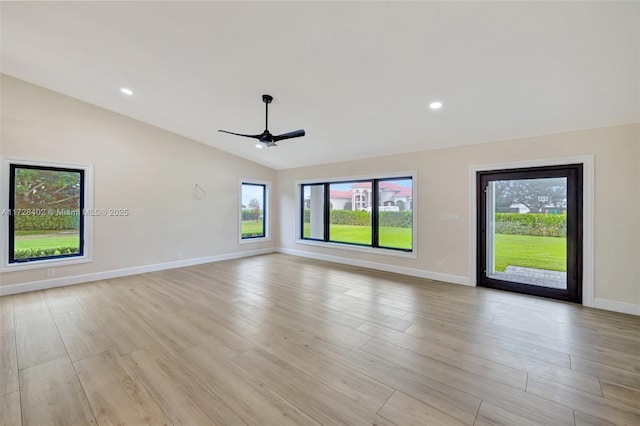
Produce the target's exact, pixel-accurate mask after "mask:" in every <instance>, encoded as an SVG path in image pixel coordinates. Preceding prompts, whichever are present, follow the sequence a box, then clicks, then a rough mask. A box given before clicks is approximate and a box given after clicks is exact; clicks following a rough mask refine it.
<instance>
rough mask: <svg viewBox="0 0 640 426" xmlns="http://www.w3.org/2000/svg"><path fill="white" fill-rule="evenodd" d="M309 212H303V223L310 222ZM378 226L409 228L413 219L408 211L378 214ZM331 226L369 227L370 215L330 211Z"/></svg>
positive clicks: (366, 213)
mask: <svg viewBox="0 0 640 426" xmlns="http://www.w3.org/2000/svg"><path fill="white" fill-rule="evenodd" d="M310 218H311V210H309V209H306V210H305V211H304V221H305V222H306V223H308V222H310V220H311V219H310ZM379 218H380V226H389V227H394V228H411V226H412V225H413V217H412V214H411V212H410V211H403V212H380V215H379ZM330 223H331V224H332V225H355V226H369V225H370V224H371V214H370V213H369V212H366V211H354V210H331V222H330Z"/></svg>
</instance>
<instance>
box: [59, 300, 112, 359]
mask: <svg viewBox="0 0 640 426" xmlns="http://www.w3.org/2000/svg"><path fill="white" fill-rule="evenodd" d="M53 319H54V321H55V323H56V325H57V326H58V331H59V332H60V336H61V337H62V341H63V342H64V345H65V347H66V348H67V352H68V353H69V357H70V358H71V361H78V360H80V359H82V358H87V357H90V356H93V355H96V354H99V353H101V352H104V351H107V350H109V349H112V347H113V345H112V344H111V342H109V340H108V339H107V338H106V337H105V335H104V334H103V333H102V332H101V331H100V330H99V329H98V326H97V325H95V324H94V322H93V321H92V320H91V319H90V318H89V317H88V316H87V314H86V313H85V312H84V311H77V312H69V313H62V314H57V315H54V316H53Z"/></svg>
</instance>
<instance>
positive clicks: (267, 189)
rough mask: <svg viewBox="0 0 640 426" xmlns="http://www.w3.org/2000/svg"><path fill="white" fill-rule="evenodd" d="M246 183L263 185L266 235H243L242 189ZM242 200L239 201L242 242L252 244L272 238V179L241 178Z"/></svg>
mask: <svg viewBox="0 0 640 426" xmlns="http://www.w3.org/2000/svg"><path fill="white" fill-rule="evenodd" d="M244 185H254V186H262V187H263V197H264V200H263V206H262V212H263V213H262V226H263V229H264V236H256V237H243V236H242V190H243V186H244ZM239 194H240V200H239V202H238V238H239V243H240V244H250V243H256V242H261V241H269V240H271V226H270V224H271V211H270V210H271V200H270V197H271V181H268V180H256V179H240V192H239Z"/></svg>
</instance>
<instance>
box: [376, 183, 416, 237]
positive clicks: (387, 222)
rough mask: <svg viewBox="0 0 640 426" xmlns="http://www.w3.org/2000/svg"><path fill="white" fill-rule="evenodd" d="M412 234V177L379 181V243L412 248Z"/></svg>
mask: <svg viewBox="0 0 640 426" xmlns="http://www.w3.org/2000/svg"><path fill="white" fill-rule="evenodd" d="M412 236H413V184H412V179H410V178H409V179H387V180H380V181H378V245H379V246H380V247H388V248H397V249H403V250H411V249H412V241H411V240H412Z"/></svg>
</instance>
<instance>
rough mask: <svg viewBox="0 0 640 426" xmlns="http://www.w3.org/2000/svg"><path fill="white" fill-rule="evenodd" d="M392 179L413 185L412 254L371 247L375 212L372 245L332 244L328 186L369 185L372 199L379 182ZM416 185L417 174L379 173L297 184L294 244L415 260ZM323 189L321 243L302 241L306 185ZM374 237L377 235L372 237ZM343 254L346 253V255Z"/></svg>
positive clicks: (375, 213) (374, 213)
mask: <svg viewBox="0 0 640 426" xmlns="http://www.w3.org/2000/svg"><path fill="white" fill-rule="evenodd" d="M393 179H411V182H412V207H413V208H412V218H411V220H412V235H411V246H412V248H411V250H407V249H400V248H393V247H385V246H380V245H379V244H377V245H374V241H375V242H376V243H377V242H378V236H379V235H378V226H377V224H378V209H377V208H372V209H371V216H372V217H371V232H372V244H371V245H368V244H360V243H350V242H340V241H332V240H330V232H329V227H330V212H331V205H330V200H331V193H330V185H331V184H340V183H358V182H371V184H372V188H371V192H372V197H374V196H373V192H374V190H376V191H377V190H378V182H379V181H386V180H393ZM417 182H418V174H417V172H416V171H407V172H398V173H379V174H375V175H365V176H349V177H337V178H325V179H306V180H297V181H296V182H295V183H296V198H297V202H296V203H297V206H298V207H297V209H296V210H297V220H296V231H295V232H296V244H304V245H313V246H322V247H332V248H339V249H342V250H349V251H360V252H366V253H375V254H382V255H388V256H397V257H408V258H413V259H416V258H417V257H418V250H417V229H418V226H417V217H418V211H417V203H416V202H415V198H416V197H415V194H416V193H417V186H418V184H417ZM319 184H321V185H324V192H325V194H324V224H323V226H324V229H325V232H324V239H323V240H320V239H314V238H305V237H304V220H303V219H304V189H303V188H304V186H305V185H319ZM378 196H379V194H377V193H376V195H375V197H374V198H373V199H372V205H374V204H373V202H374V201H377V198H378ZM374 234H376V235H375V236H374ZM345 254H346V251H345Z"/></svg>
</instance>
